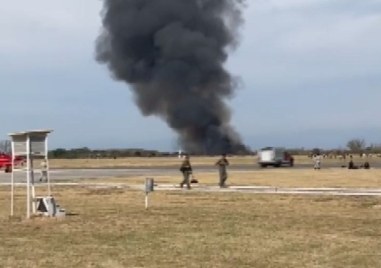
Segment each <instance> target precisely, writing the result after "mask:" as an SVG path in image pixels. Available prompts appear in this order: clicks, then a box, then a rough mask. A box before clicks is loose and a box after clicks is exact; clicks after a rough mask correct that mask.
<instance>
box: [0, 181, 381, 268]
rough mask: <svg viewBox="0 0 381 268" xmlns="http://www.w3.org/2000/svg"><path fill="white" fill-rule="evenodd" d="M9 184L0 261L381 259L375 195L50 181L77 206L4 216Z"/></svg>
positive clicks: (299, 263)
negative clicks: (43, 214)
mask: <svg viewBox="0 0 381 268" xmlns="http://www.w3.org/2000/svg"><path fill="white" fill-rule="evenodd" d="M8 190H9V189H7V188H4V187H2V188H0V235H1V243H0V267H31V268H32V267H41V268H43V267H282V268H283V267H294V268H298V267H324V268H325V267H356V268H357V267H381V239H380V238H381V228H380V225H381V199H380V198H370V197H362V198H360V197H356V198H355V197H340V198H336V197H305V196H268V195H266V196H263V195H250V194H238V193H237V194H233V193H230V194H223V193H196V192H192V191H190V192H189V191H183V192H173V193H165V192H155V193H153V194H152V195H151V204H152V206H151V208H150V209H149V210H148V211H145V210H144V207H143V206H144V201H143V200H144V195H143V193H142V192H136V191H124V190H118V189H115V190H105V189H102V190H101V189H100V190H96V189H89V188H75V189H71V188H64V187H61V188H58V187H55V188H54V189H53V192H54V193H55V196H56V198H57V200H58V201H59V202H60V203H61V205H62V206H63V207H65V208H66V209H68V210H69V211H71V212H73V213H76V214H77V215H74V216H67V217H66V218H65V219H64V220H54V219H51V220H49V219H41V218H36V219H33V220H31V221H24V220H21V221H17V220H13V221H10V220H8V211H9V210H8V209H9V201H8V197H9V193H8ZM16 197H17V199H16V200H17V211H16V212H17V214H18V215H24V203H25V202H24V201H25V199H24V198H25V196H24V189H22V188H18V193H17V196H16Z"/></svg>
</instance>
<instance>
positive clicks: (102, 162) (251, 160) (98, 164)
mask: <svg viewBox="0 0 381 268" xmlns="http://www.w3.org/2000/svg"><path fill="white" fill-rule="evenodd" d="M217 159H218V157H199V156H196V157H191V162H192V165H193V166H195V167H202V166H212V165H213V164H214V163H215V162H216V160H217ZM229 161H230V164H231V165H248V166H253V165H255V166H256V165H257V158H256V157H255V156H234V157H229ZM354 161H355V162H356V163H358V164H360V163H362V162H364V161H365V160H364V159H360V158H359V157H356V156H355V157H354ZM367 161H369V162H370V164H371V165H372V164H375V163H380V162H381V158H369V159H367ZM180 162H181V160H180V159H178V158H177V157H128V158H117V159H110V158H109V159H52V160H50V167H51V168H118V167H123V168H126V167H127V168H128V167H130V168H139V167H171V166H176V167H177V166H178V165H179V164H180ZM295 163H296V164H311V166H312V160H311V159H310V158H308V157H307V156H295ZM325 163H330V164H333V165H336V166H337V167H340V166H341V165H346V164H347V161H345V160H341V159H324V160H323V165H324V164H325Z"/></svg>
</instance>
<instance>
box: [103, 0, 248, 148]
mask: <svg viewBox="0 0 381 268" xmlns="http://www.w3.org/2000/svg"><path fill="white" fill-rule="evenodd" d="M243 2H244V0H104V9H103V13H102V16H103V31H102V33H101V35H100V36H99V38H98V40H97V47H96V52H97V60H98V61H99V62H101V63H106V64H107V65H108V67H109V69H110V70H111V71H112V73H113V76H114V78H115V79H117V80H122V81H125V82H126V83H128V84H130V85H131V87H132V89H133V91H134V93H135V96H136V102H137V104H138V106H139V107H140V109H141V111H142V112H143V114H144V115H157V116H159V117H161V118H163V119H164V120H165V121H166V122H167V124H168V125H169V126H170V127H171V128H172V129H174V130H175V131H176V132H177V133H178V134H179V140H180V143H181V145H182V146H183V148H184V149H185V150H186V151H188V152H193V153H207V154H219V153H237V152H239V151H245V150H246V148H245V146H244V145H243V144H242V142H241V140H240V138H239V136H238V134H237V133H236V132H235V131H234V130H233V129H232V127H231V126H230V110H229V108H228V107H227V106H226V104H225V100H226V99H228V98H229V97H231V96H232V94H233V92H234V90H235V87H236V85H235V82H234V79H232V77H231V75H230V74H229V73H228V72H227V71H226V69H225V68H224V63H225V62H226V60H227V57H228V55H227V50H228V49H230V48H233V47H234V46H235V45H236V43H237V42H236V41H237V34H236V33H237V28H238V26H239V25H240V23H241V22H242V19H241V12H240V11H241V9H242V7H243V5H244V3H243Z"/></svg>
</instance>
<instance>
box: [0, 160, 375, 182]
mask: <svg viewBox="0 0 381 268" xmlns="http://www.w3.org/2000/svg"><path fill="white" fill-rule="evenodd" d="M330 168H340V166H337V165H332V164H331V165H328V164H327V165H323V166H322V169H330ZM372 168H373V169H380V168H381V163H380V164H378V165H375V166H372ZM270 169H278V168H273V167H268V168H265V169H262V168H260V167H258V165H254V164H253V165H235V166H230V167H229V170H231V171H236V172H237V171H238V172H239V171H242V172H244V171H255V170H270ZM279 169H311V170H312V165H308V164H299V165H296V166H295V167H281V168H279ZM194 172H195V173H198V172H217V169H216V167H213V166H210V167H209V166H203V167H194ZM15 174H16V175H15V181H16V182H25V176H26V175H25V172H16V173H15ZM163 175H180V172H179V170H178V168H177V167H173V166H171V167H169V166H168V167H155V168H93V169H53V170H51V171H50V179H51V181H52V182H54V181H56V182H58V181H73V180H78V179H92V178H94V179H99V178H108V177H124V178H129V177H136V176H147V177H149V176H152V177H154V176H163ZM39 178H40V173H39V172H38V171H35V180H36V181H37V180H38V179H39ZM10 181H11V174H10V173H4V171H0V183H5V182H10Z"/></svg>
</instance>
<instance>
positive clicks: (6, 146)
mask: <svg viewBox="0 0 381 268" xmlns="http://www.w3.org/2000/svg"><path fill="white" fill-rule="evenodd" d="M11 146H12V145H11V141H10V140H2V141H0V152H4V153H8V154H10V153H12V148H11Z"/></svg>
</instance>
